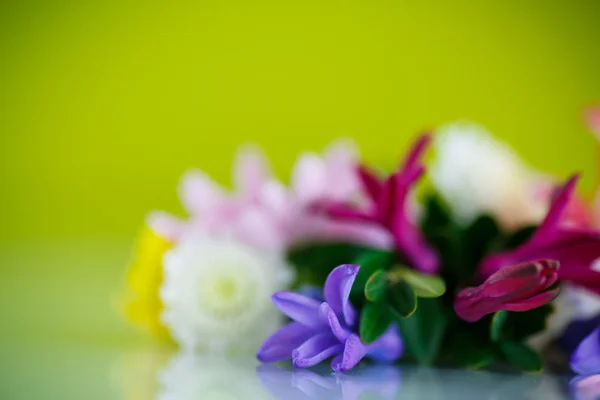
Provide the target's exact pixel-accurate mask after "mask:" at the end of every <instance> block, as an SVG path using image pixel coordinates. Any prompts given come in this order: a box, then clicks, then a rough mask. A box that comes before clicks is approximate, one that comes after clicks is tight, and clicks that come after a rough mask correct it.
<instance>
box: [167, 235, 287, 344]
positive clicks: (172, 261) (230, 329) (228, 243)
mask: <svg viewBox="0 0 600 400" xmlns="http://www.w3.org/2000/svg"><path fill="white" fill-rule="evenodd" d="M291 278H292V274H291V269H290V268H289V266H288V265H287V264H286V262H285V260H283V259H282V258H281V256H280V253H279V252H268V251H265V250H263V251H259V250H257V249H256V248H254V247H251V246H248V245H247V244H245V243H242V242H239V241H236V240H235V239H233V238H227V237H220V238H215V237H212V236H207V235H204V236H190V237H186V238H185V239H184V240H183V241H181V242H180V243H179V244H177V245H176V246H175V247H174V248H173V249H172V250H170V251H169V252H167V253H166V254H165V257H164V282H163V285H162V286H161V288H160V296H161V299H162V301H163V303H164V310H163V312H162V322H163V323H164V324H165V325H166V326H167V327H168V328H169V330H170V332H171V335H172V337H173V338H174V339H175V340H176V341H177V342H178V343H179V344H180V346H181V347H182V348H183V349H184V350H196V349H202V350H209V351H214V352H232V351H250V350H252V351H253V350H254V349H256V347H258V345H259V344H260V343H261V342H262V341H263V340H264V338H265V337H266V336H267V334H268V333H269V332H270V331H271V330H272V329H273V328H274V327H276V326H277V325H278V322H279V315H278V312H277V310H276V309H275V308H274V307H273V306H272V304H271V302H270V298H269V293H272V292H273V291H276V290H278V289H281V288H284V287H286V286H287V285H288V284H289V283H290V281H291Z"/></svg>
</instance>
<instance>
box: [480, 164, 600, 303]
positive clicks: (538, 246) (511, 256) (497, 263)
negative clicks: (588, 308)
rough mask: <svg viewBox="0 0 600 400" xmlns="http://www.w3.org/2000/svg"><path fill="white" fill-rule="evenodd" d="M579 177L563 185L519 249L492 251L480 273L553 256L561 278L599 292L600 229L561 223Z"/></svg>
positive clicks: (491, 272) (490, 273)
mask: <svg viewBox="0 0 600 400" xmlns="http://www.w3.org/2000/svg"><path fill="white" fill-rule="evenodd" d="M578 179H579V176H577V175H576V176H574V177H572V178H571V179H569V181H568V182H567V183H566V184H565V185H564V186H563V187H562V189H561V190H560V191H559V193H558V195H557V196H556V199H555V200H554V202H553V203H552V206H551V207H550V210H549V211H548V214H547V215H546V218H545V219H544V221H543V222H542V223H541V225H540V226H539V227H538V229H537V230H536V232H535V233H534V235H533V236H532V237H531V239H529V240H528V241H527V242H525V243H524V244H522V245H521V246H519V247H517V248H516V249H513V250H509V251H505V252H501V253H498V254H493V255H491V256H489V257H487V258H485V259H484V260H483V262H482V263H481V265H480V273H481V274H482V275H483V276H484V277H485V276H490V275H492V274H494V273H495V272H496V271H498V270H500V269H502V268H503V267H505V266H507V265H512V264H516V263H521V262H530V261H534V260H537V259H541V258H544V259H552V260H557V261H559V262H560V265H561V268H560V270H559V272H558V279H559V280H561V281H569V282H573V283H574V284H576V285H580V286H583V287H586V288H588V289H590V290H592V291H594V292H596V293H600V271H599V270H598V265H597V263H598V259H600V231H598V230H595V229H582V228H565V227H564V226H561V220H562V218H563V215H564V212H565V209H566V207H567V205H568V204H569V202H570V200H571V197H572V196H573V191H574V190H575V186H576V184H577V181H578Z"/></svg>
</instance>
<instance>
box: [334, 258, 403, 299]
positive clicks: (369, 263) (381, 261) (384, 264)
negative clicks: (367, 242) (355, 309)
mask: <svg viewBox="0 0 600 400" xmlns="http://www.w3.org/2000/svg"><path fill="white" fill-rule="evenodd" d="M393 259H394V254H393V253H391V252H389V251H385V250H375V249H369V250H366V251H365V252H363V253H362V254H361V255H359V256H358V257H356V258H354V259H349V260H352V264H357V265H360V270H359V271H358V275H357V276H356V279H355V280H354V284H353V285H352V289H351V291H350V298H351V299H352V300H353V301H356V302H357V303H359V304H360V301H362V297H363V295H364V290H365V285H366V284H367V279H369V277H370V276H371V275H373V273H374V272H375V271H377V270H379V269H387V268H388V267H389V266H390V265H391V264H392V261H393ZM347 262H348V260H346V261H345V262H344V263H347Z"/></svg>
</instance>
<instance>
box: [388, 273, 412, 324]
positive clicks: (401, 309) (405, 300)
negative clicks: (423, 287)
mask: <svg viewBox="0 0 600 400" xmlns="http://www.w3.org/2000/svg"><path fill="white" fill-rule="evenodd" d="M386 295H387V296H386V300H387V303H388V304H389V306H390V308H391V309H392V311H394V312H395V313H396V314H397V315H398V316H399V317H400V318H408V317H410V316H411V315H412V314H413V313H414V312H415V310H416V309H417V296H416V294H415V291H414V290H413V288H412V286H410V285H409V284H408V282H406V281H403V280H400V281H398V282H393V283H391V284H390V285H389V286H388V288H387V291H386Z"/></svg>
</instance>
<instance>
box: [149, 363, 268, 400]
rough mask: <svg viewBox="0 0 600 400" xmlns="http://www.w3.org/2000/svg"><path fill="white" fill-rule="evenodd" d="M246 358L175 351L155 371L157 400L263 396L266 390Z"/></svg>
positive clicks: (254, 397) (255, 397)
mask: <svg viewBox="0 0 600 400" xmlns="http://www.w3.org/2000/svg"><path fill="white" fill-rule="evenodd" d="M256 365H257V363H256V362H254V361H252V360H250V359H229V358H227V357H222V356H198V355H195V354H185V353H183V354H178V355H176V356H174V357H173V359H172V360H171V361H170V362H169V364H168V365H167V366H166V368H165V369H164V370H163V371H161V372H160V373H159V375H158V382H159V386H160V389H159V391H158V393H157V396H156V399H157V400H182V399H203V400H204V399H206V400H217V399H218V400H237V399H248V400H254V399H264V398H267V397H268V394H267V393H266V391H265V390H264V388H263V387H262V385H261V384H260V382H259V380H258V379H256V372H255V369H256Z"/></svg>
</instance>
